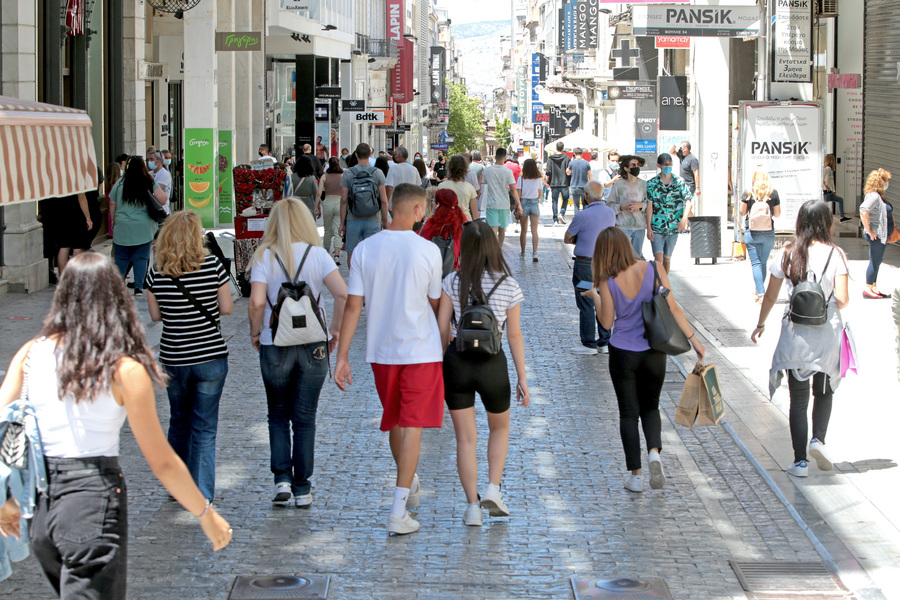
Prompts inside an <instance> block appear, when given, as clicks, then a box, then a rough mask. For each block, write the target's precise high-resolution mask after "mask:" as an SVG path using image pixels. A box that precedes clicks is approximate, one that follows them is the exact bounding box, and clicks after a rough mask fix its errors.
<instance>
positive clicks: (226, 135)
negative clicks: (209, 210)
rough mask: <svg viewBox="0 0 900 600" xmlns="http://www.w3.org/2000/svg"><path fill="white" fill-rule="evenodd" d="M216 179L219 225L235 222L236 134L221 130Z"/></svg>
mask: <svg viewBox="0 0 900 600" xmlns="http://www.w3.org/2000/svg"><path fill="white" fill-rule="evenodd" d="M216 158H217V160H216V179H218V184H217V190H218V196H217V199H218V202H217V203H216V205H217V206H218V219H217V221H218V223H219V224H222V223H231V222H233V221H234V177H233V176H232V172H231V171H232V169H234V132H233V131H228V130H225V129H220V130H219V155H218V156H217V157H216Z"/></svg>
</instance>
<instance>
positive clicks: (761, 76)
mask: <svg viewBox="0 0 900 600" xmlns="http://www.w3.org/2000/svg"><path fill="white" fill-rule="evenodd" d="M769 30H770V25H769V0H764V1H763V2H760V3H759V34H760V43H761V44H762V52H760V61H759V69H758V73H757V80H756V99H757V100H760V101H766V100H768V99H769V97H770V95H771V94H770V90H771V86H770V85H769V65H770V63H771V61H772V56H771V53H770V48H769V46H770V43H769V37H770V36H769Z"/></svg>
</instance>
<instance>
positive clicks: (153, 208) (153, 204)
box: [146, 191, 169, 225]
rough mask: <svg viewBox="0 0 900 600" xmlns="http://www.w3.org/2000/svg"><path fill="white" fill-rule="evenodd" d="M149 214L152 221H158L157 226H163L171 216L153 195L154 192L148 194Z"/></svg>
mask: <svg viewBox="0 0 900 600" xmlns="http://www.w3.org/2000/svg"><path fill="white" fill-rule="evenodd" d="M146 202H147V214H148V215H149V216H150V218H151V219H153V220H154V221H156V224H157V225H162V224H163V223H164V222H165V220H166V218H168V216H169V214H168V213H167V212H166V209H164V208H163V207H162V205H161V204H160V203H159V202H157V200H156V196H154V195H153V193H152V192H150V191H148V192H147V200H146Z"/></svg>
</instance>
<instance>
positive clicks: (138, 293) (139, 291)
mask: <svg viewBox="0 0 900 600" xmlns="http://www.w3.org/2000/svg"><path fill="white" fill-rule="evenodd" d="M134 295H135V296H143V295H144V290H134Z"/></svg>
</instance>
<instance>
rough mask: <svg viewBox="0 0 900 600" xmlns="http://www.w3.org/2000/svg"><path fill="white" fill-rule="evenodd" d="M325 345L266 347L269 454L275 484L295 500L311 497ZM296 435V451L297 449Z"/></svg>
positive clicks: (263, 353)
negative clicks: (286, 488) (281, 485)
mask: <svg viewBox="0 0 900 600" xmlns="http://www.w3.org/2000/svg"><path fill="white" fill-rule="evenodd" d="M327 358H328V348H327V347H326V345H325V342H322V343H318V344H306V345H303V346H274V345H272V346H269V345H264V346H261V347H260V351H259V364H260V370H261V371H262V378H263V383H264V384H265V387H266V400H267V401H268V406H269V449H270V451H271V453H272V460H271V468H272V474H273V475H274V476H275V483H276V484H278V483H282V482H288V483H290V484H291V491H292V492H293V494H294V495H295V496H302V495H304V494H308V493H309V490H310V483H309V478H310V477H312V474H313V460H314V457H315V444H316V410H318V407H319V393H320V392H321V391H322V385H323V384H324V383H325V376H326V375H328V360H327ZM291 430H293V448H292V447H291Z"/></svg>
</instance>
